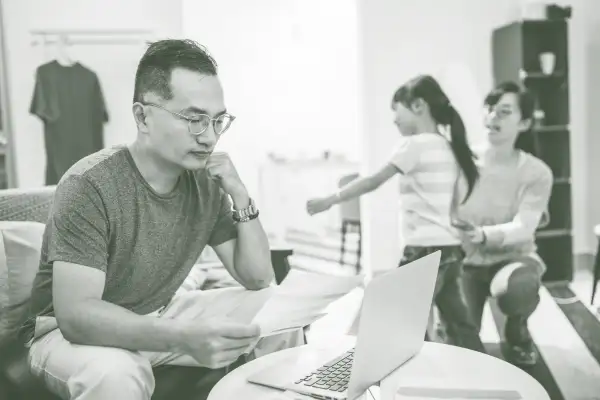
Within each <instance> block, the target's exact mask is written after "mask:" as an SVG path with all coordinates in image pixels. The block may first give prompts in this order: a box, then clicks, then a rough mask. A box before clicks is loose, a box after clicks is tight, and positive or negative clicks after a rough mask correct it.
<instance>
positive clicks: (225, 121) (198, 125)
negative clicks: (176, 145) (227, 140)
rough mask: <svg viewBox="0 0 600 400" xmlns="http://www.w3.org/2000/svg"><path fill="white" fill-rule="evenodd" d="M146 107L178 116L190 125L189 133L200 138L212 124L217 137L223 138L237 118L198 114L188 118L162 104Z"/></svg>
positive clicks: (146, 104)
mask: <svg viewBox="0 0 600 400" xmlns="http://www.w3.org/2000/svg"><path fill="white" fill-rule="evenodd" d="M142 104H143V105H145V106H152V107H156V108H160V109H161V110H165V111H166V112H168V113H170V114H172V115H174V116H176V117H177V118H180V119H183V120H185V121H187V123H188V131H189V132H190V133H191V134H192V135H194V136H199V135H202V134H203V133H204V132H206V130H207V129H208V126H209V125H210V124H211V123H212V125H213V129H214V130H215V135H217V136H221V135H222V134H224V133H225V131H227V129H229V127H230V126H231V123H232V122H233V121H234V120H235V116H233V115H231V114H227V113H225V114H221V115H219V116H218V117H216V118H212V117H211V116H210V115H208V114H197V115H195V116H193V117H188V116H186V115H183V114H180V113H177V112H174V111H171V110H168V109H166V108H165V107H163V106H161V105H160V104H155V103H142Z"/></svg>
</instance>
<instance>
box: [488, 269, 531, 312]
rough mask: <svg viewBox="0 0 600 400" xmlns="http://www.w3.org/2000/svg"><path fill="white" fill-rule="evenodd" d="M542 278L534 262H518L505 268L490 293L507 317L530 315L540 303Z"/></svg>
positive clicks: (493, 282)
mask: <svg viewBox="0 0 600 400" xmlns="http://www.w3.org/2000/svg"><path fill="white" fill-rule="evenodd" d="M540 286H541V277H540V272H539V266H538V265H537V264H536V263H535V262H534V261H532V262H528V261H518V262H514V263H511V264H508V265H506V266H505V267H503V268H502V269H501V270H500V271H498V273H496V275H495V276H494V278H493V279H492V283H491V285H490V293H491V295H492V296H494V297H496V298H497V299H498V306H499V307H500V309H501V310H502V311H503V312H504V313H505V314H506V315H524V316H526V315H530V314H531V313H533V311H534V310H535V308H536V307H537V304H538V303H539V290H540Z"/></svg>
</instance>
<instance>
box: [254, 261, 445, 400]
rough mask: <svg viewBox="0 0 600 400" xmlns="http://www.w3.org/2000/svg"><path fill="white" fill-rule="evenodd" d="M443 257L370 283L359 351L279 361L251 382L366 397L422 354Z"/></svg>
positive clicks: (320, 394) (348, 398)
mask: <svg viewBox="0 0 600 400" xmlns="http://www.w3.org/2000/svg"><path fill="white" fill-rule="evenodd" d="M440 256H441V252H440V251H436V252H435V253H432V254H429V255H427V256H425V257H422V258H420V259H418V260H416V261H413V262H411V263H409V264H406V265H403V266H402V267H399V268H395V269H394V270H392V271H389V272H386V273H384V274H381V275H379V276H377V277H375V278H373V279H372V280H371V281H370V282H369V284H368V285H367V287H366V288H365V292H364V296H363V300H362V305H361V309H360V312H359V315H358V318H359V321H358V329H357V335H356V336H357V338H356V342H355V347H354V348H352V349H350V350H348V351H346V352H344V353H343V354H340V355H339V356H337V357H335V358H334V359H323V360H319V359H317V360H312V361H311V362H310V363H302V362H298V360H297V357H294V358H290V359H289V360H283V361H281V362H276V363H274V364H271V365H269V366H267V367H265V368H264V369H262V370H260V371H258V372H257V373H256V374H254V375H251V376H250V377H248V382H251V383H254V384H258V385H263V386H267V387H271V388H275V389H280V390H290V391H293V392H296V393H301V394H304V395H309V396H311V397H314V398H319V399H334V400H354V399H356V398H357V397H359V396H361V395H362V394H363V393H365V392H366V390H367V389H368V388H369V387H371V386H373V385H374V384H377V383H378V382H380V381H381V380H382V379H383V378H385V377H386V376H387V375H389V374H390V373H391V372H392V371H394V370H396V369H397V368H398V367H399V366H401V365H402V364H404V363H406V362H407V361H408V360H410V359H411V358H412V357H414V356H415V355H416V354H417V353H418V352H419V351H420V350H421V347H422V346H423V342H424V338H425V331H426V329H427V323H428V321H429V312H430V309H431V304H432V300H433V292H434V287H435V281H436V278H437V273H438V268H439V264H440ZM321 358H322V357H321ZM327 358H330V357H327ZM315 367H318V368H315Z"/></svg>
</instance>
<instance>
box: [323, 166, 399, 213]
mask: <svg viewBox="0 0 600 400" xmlns="http://www.w3.org/2000/svg"><path fill="white" fill-rule="evenodd" d="M397 173H398V169H397V168H396V167H395V166H394V165H392V164H386V165H385V166H384V167H383V168H381V169H380V170H379V171H377V172H376V173H374V174H372V175H369V176H366V177H364V178H358V179H355V180H354V181H352V182H350V183H349V184H347V185H345V186H344V187H342V188H341V189H340V190H338V191H337V192H336V193H335V194H333V195H331V196H329V200H330V201H331V202H332V203H331V204H334V205H335V204H338V203H343V202H344V201H348V200H352V199H354V198H356V197H360V196H362V195H363V194H366V193H369V192H372V191H373V190H375V189H377V188H378V187H379V186H381V185H382V184H383V183H385V182H387V181H388V180H389V179H390V178H391V177H392V176H394V175H396V174H397Z"/></svg>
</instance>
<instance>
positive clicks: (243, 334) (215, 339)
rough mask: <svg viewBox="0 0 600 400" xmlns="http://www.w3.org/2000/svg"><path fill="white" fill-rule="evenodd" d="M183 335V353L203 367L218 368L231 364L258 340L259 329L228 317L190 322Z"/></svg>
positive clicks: (182, 330)
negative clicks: (227, 318)
mask: <svg viewBox="0 0 600 400" xmlns="http://www.w3.org/2000/svg"><path fill="white" fill-rule="evenodd" d="M181 334H182V335H181V339H182V351H183V353H185V354H188V355H190V356H191V357H193V358H194V359H195V360H196V361H197V362H198V364H199V365H200V366H201V367H205V368H210V369H218V368H223V367H226V366H228V365H231V364H232V363H233V362H234V361H236V360H237V359H238V358H239V357H240V356H241V355H242V354H243V353H244V352H245V351H246V350H247V349H248V347H249V346H250V345H251V344H253V343H254V342H256V341H257V340H258V338H259V336H260V328H259V327H258V326H257V325H253V324H240V323H237V322H231V321H227V320H212V321H205V322H202V323H199V322H197V321H187V322H185V325H184V326H182V329H181Z"/></svg>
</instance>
